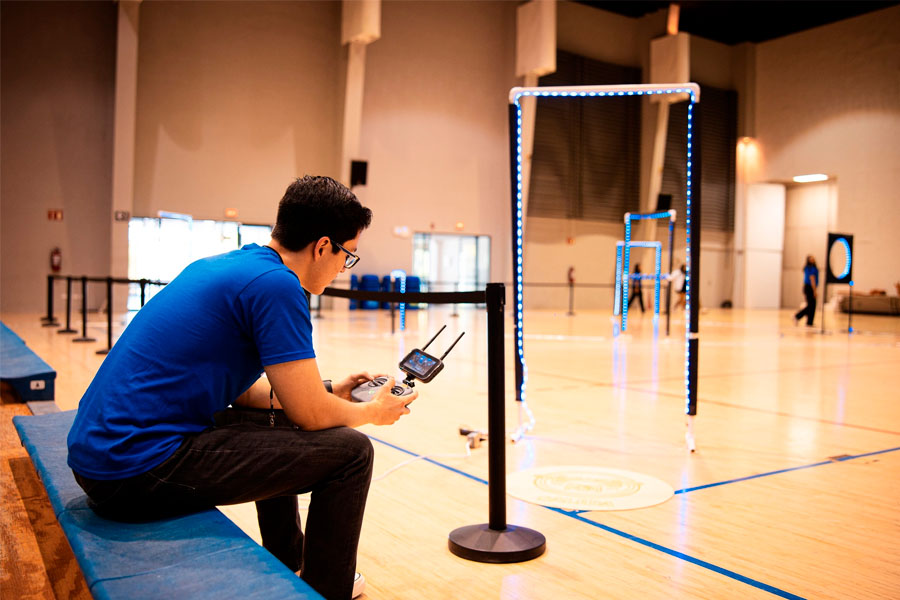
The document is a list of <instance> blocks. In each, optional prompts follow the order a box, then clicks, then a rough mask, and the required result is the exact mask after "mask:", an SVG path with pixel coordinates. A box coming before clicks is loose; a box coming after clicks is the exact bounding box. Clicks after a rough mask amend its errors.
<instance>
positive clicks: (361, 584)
mask: <svg viewBox="0 0 900 600" xmlns="http://www.w3.org/2000/svg"><path fill="white" fill-rule="evenodd" d="M364 591H366V578H365V577H364V576H363V574H362V573H357V574H356V577H354V578H353V594H352V595H351V596H350V597H351V598H358V597H360V596H362V593H363V592H364Z"/></svg>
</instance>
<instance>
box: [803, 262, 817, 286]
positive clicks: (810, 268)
mask: <svg viewBox="0 0 900 600" xmlns="http://www.w3.org/2000/svg"><path fill="white" fill-rule="evenodd" d="M818 282H819V269H818V268H817V267H816V266H814V265H806V266H805V267H803V285H811V286H812V287H816V284H817V283H818Z"/></svg>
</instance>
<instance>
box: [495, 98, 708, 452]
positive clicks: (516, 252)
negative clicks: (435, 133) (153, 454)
mask: <svg viewBox="0 0 900 600" xmlns="http://www.w3.org/2000/svg"><path fill="white" fill-rule="evenodd" d="M666 94H688V96H689V99H690V101H689V103H688V107H687V140H686V142H687V177H686V184H687V185H686V190H685V202H686V213H685V229H686V231H685V233H686V238H687V249H686V260H685V266H686V270H687V273H686V275H685V308H684V310H685V316H686V321H687V323H688V326H687V327H686V328H685V382H684V383H685V397H686V402H685V404H686V406H685V413H686V414H687V415H688V431H687V433H686V435H685V437H686V440H687V443H688V446H689V447H690V449H691V450H693V449H694V440H693V417H694V415H696V414H697V353H698V349H699V327H698V325H699V324H698V312H699V311H697V310H696V307H695V306H694V303H693V302H692V299H693V298H692V297H693V287H694V286H693V282H694V281H695V280H699V271H700V265H699V259H700V228H699V227H698V228H697V231H696V232H695V231H694V230H693V227H692V225H693V220H694V219H697V220H698V222H699V219H700V194H699V186H696V187H695V186H694V185H693V182H694V179H695V178H696V180H697V181H700V163H699V160H696V157H698V156H699V152H698V150H699V146H696V145H695V144H694V141H693V136H694V133H695V132H696V131H697V130H698V128H697V124H696V115H694V105H695V104H697V103H698V102H699V101H700V86H699V85H697V84H696V83H678V84H673V83H669V84H635V85H592V86H552V87H551V86H548V87H529V88H524V87H514V88H512V89H511V90H510V91H509V138H510V139H509V147H510V159H511V160H510V181H511V186H510V191H511V204H512V245H513V248H512V250H513V296H514V299H515V326H516V332H515V345H516V361H515V365H516V400H518V401H519V402H520V407H522V408H524V409H525V411H527V412H528V414H529V416H530V414H531V413H530V411H528V408H527V403H526V401H525V400H526V384H527V383H528V368H527V367H526V365H525V350H524V336H523V331H522V330H523V327H522V325H523V319H522V309H523V291H522V282H523V276H524V261H523V225H524V214H523V189H524V188H523V169H522V158H523V152H522V106H521V105H520V104H519V102H520V100H521V99H522V98H527V97H574V98H604V97H617V96H653V95H666ZM695 160H696V165H695V164H694V162H695ZM628 222H630V220H629V221H628ZM694 255H696V257H697V260H696V261H694V260H693V256H694ZM623 326H624V321H623ZM520 414H521V410H520ZM520 420H521V419H520ZM533 423H534V420H533V418H532V419H531V422H530V423H529V424H527V425H524V426H520V428H519V429H520V432H522V431H523V430H527V429H530V428H531V426H532V425H533Z"/></svg>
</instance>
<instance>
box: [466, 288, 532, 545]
mask: <svg viewBox="0 0 900 600" xmlns="http://www.w3.org/2000/svg"><path fill="white" fill-rule="evenodd" d="M485 299H486V302H487V337H488V340H487V341H488V360H487V364H488V439H489V440H490V441H489V443H488V501H489V508H488V511H489V522H488V523H482V524H480V525H467V526H465V527H460V528H458V529H454V530H453V531H451V532H450V536H449V540H448V544H449V547H450V552H452V553H453V554H455V555H456V556H459V557H461V558H465V559H467V560H474V561H476V562H483V563H514V562H522V561H526V560H531V559H533V558H537V557H538V556H540V555H541V554H543V553H544V550H546V548H547V541H546V539H545V538H544V536H543V535H542V534H541V533H539V532H537V531H534V530H533V529H528V528H525V527H518V526H515V525H508V524H507V523H506V417H505V414H504V411H505V402H506V398H505V395H506V391H505V388H504V385H505V384H504V373H505V364H504V354H503V340H504V335H503V317H504V314H503V310H504V308H503V307H504V304H505V301H506V288H505V287H504V286H503V284H502V283H489V284H488V285H487V288H486V289H485Z"/></svg>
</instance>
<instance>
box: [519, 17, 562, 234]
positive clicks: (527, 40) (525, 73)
mask: <svg viewBox="0 0 900 600" xmlns="http://www.w3.org/2000/svg"><path fill="white" fill-rule="evenodd" d="M554 71H556V0H531V2H526V3H524V4H521V5H519V6H518V8H517V9H516V75H517V76H518V77H524V80H525V81H524V86H525V87H536V86H537V84H538V78H539V77H540V76H541V75H547V74H548V73H553V72H554ZM519 104H520V106H521V107H522V214H523V215H527V214H528V191H529V189H530V187H531V157H532V154H533V152H534V121H535V117H536V115H537V98H533V97H532V98H522V99H521V100H520V101H519ZM523 226H524V224H523Z"/></svg>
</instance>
